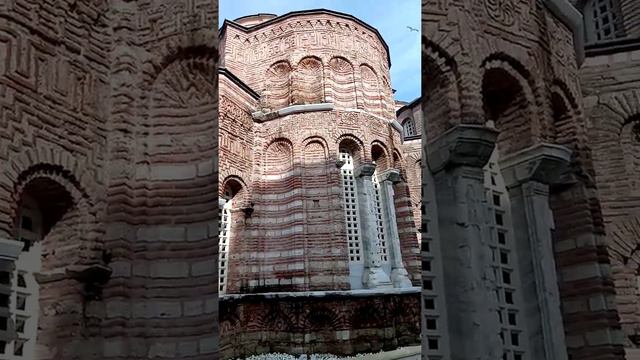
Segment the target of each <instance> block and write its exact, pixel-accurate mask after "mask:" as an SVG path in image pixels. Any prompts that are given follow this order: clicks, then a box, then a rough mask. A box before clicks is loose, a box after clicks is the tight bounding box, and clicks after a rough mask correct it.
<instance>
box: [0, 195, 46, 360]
mask: <svg viewBox="0 0 640 360" xmlns="http://www.w3.org/2000/svg"><path fill="white" fill-rule="evenodd" d="M43 233H44V224H43V217H42V212H41V211H40V206H39V204H38V202H37V201H35V200H34V199H33V198H31V197H30V196H28V195H26V194H25V195H23V198H22V203H21V206H20V209H19V212H18V218H17V239H18V240H19V241H22V243H23V244H24V247H23V249H22V253H21V254H20V256H19V257H18V259H17V261H16V266H15V267H16V269H15V271H14V274H13V276H12V279H11V281H12V284H11V288H12V290H13V291H12V292H11V300H10V303H9V312H10V314H11V316H12V320H13V323H14V324H15V331H16V336H17V338H16V340H15V341H13V342H10V343H9V344H6V346H5V347H4V349H0V350H3V351H0V354H3V355H6V356H7V357H3V359H6V358H8V359H32V358H34V357H35V348H36V335H37V331H38V315H39V313H40V306H39V288H38V284H37V282H36V280H35V277H34V274H35V273H37V272H39V271H40V270H41V263H42V262H41V259H40V257H41V255H42V250H41V246H42V238H43Z"/></svg>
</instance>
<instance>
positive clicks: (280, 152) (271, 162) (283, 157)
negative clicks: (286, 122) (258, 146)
mask: <svg viewBox="0 0 640 360" xmlns="http://www.w3.org/2000/svg"><path fill="white" fill-rule="evenodd" d="M293 157H294V152H293V144H292V143H291V141H290V140H289V139H286V138H276V139H275V140H273V141H271V142H269V143H268V145H267V146H266V148H265V152H264V172H265V174H273V175H276V174H282V173H286V172H289V171H291V170H293V166H294V164H293V163H294V161H293Z"/></svg>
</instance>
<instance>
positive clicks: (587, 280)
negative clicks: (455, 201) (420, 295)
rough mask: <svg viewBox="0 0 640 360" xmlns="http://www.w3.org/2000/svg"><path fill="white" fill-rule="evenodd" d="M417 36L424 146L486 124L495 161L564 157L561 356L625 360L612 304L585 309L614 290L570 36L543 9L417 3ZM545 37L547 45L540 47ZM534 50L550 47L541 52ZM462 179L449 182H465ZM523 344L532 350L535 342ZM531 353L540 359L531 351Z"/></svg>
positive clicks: (559, 196)
mask: <svg viewBox="0 0 640 360" xmlns="http://www.w3.org/2000/svg"><path fill="white" fill-rule="evenodd" d="M451 16H454V17H455V19H456V21H455V25H453V23H452V22H451ZM423 34H424V35H425V38H424V39H423V56H426V62H425V64H423V69H425V71H426V73H425V75H424V77H423V83H424V84H426V88H425V89H424V90H423V91H424V93H423V98H422V101H423V104H424V105H423V112H424V114H428V115H429V118H428V119H426V121H425V123H426V125H425V131H426V135H425V139H426V140H427V146H429V144H433V142H434V141H436V140H437V139H444V138H445V137H446V135H445V134H447V131H448V130H451V129H453V128H456V126H458V125H459V124H478V125H486V124H487V123H488V122H489V121H492V122H493V123H494V124H495V127H496V128H497V130H498V131H499V135H498V139H497V142H496V144H497V147H498V148H499V149H500V154H501V159H507V158H509V157H510V156H512V155H513V156H515V155H514V154H516V153H519V152H521V151H523V150H524V149H531V148H532V146H535V145H537V144H541V143H554V144H559V145H563V146H566V147H567V148H569V149H571V150H572V152H573V155H572V161H571V164H570V166H569V170H568V171H567V172H566V173H565V175H564V176H563V177H562V178H561V180H560V181H559V184H552V186H551V195H550V203H551V208H552V210H553V222H554V223H555V229H554V231H553V237H554V244H555V246H554V251H555V263H556V264H557V273H558V279H559V284H558V286H559V290H560V298H561V300H562V311H563V313H562V317H563V321H564V328H565V333H566V336H567V344H566V347H567V350H568V354H569V356H570V357H571V358H580V359H621V358H623V356H624V354H623V349H622V344H621V339H620V338H621V336H620V335H621V333H620V323H619V320H618V315H617V310H616V305H615V303H614V302H607V303H606V305H605V306H602V307H598V308H589V307H588V306H587V305H588V304H590V302H591V301H592V300H590V299H595V298H611V296H612V295H614V293H615V290H614V287H613V282H612V277H611V276H610V271H609V253H608V250H607V248H606V246H604V241H603V240H604V227H603V222H602V216H603V211H605V210H604V209H603V210H601V207H600V206H601V203H602V202H601V200H600V199H599V197H598V193H597V190H596V183H595V181H594V178H593V175H592V174H593V171H594V170H593V169H594V164H593V163H592V160H591V156H592V153H593V154H595V153H596V152H595V151H594V152H592V149H591V148H590V147H591V146H594V147H595V146H597V145H596V144H597V142H592V141H590V139H589V135H588V132H587V126H586V122H585V118H584V116H583V114H582V108H581V98H582V94H581V92H580V84H579V81H580V80H579V76H578V71H579V70H578V67H577V64H576V61H575V59H576V57H575V55H574V54H575V51H574V44H573V38H574V36H573V35H574V34H573V33H572V31H571V30H570V28H569V27H568V26H566V25H565V24H563V23H562V21H561V20H560V19H559V18H557V17H556V16H555V15H554V14H553V13H552V12H551V11H550V10H549V7H546V6H543V5H542V3H531V2H526V1H517V0H513V1H492V0H487V1H478V2H474V3H473V4H471V3H465V4H462V3H459V2H455V1H450V0H439V1H425V2H423ZM551 36H552V37H553V38H554V41H550V42H549V41H548V40H546V39H548V38H549V37H551ZM541 42H543V43H548V45H549V46H548V47H545V48H544V49H542V48H540V47H539V44H540V43H541ZM483 156H484V154H477V156H476V157H474V159H481V158H483ZM434 160H437V159H434ZM467 160H468V161H471V158H469V159H467ZM467 164H468V163H467ZM478 165H479V164H478ZM461 166H462V165H461ZM472 166H477V165H476V164H473V165H472ZM434 171H435V170H434ZM460 171H461V173H456V175H455V176H456V179H470V178H469V177H470V176H471V175H469V174H470V173H466V174H463V172H462V171H463V170H460ZM473 171H476V170H475V168H474V170H473ZM445 172H446V171H445ZM443 176H444V175H443ZM447 176H454V175H453V171H452V173H451V175H447ZM457 176H460V177H457ZM474 176H475V175H474ZM469 181H471V180H469ZM440 191H441V190H440V189H436V194H437V193H439V192H440ZM489 200H490V199H489ZM439 205H440V204H439ZM438 211H444V210H441V209H438ZM446 216H447V215H445V217H446ZM442 218H443V217H441V219H442ZM469 221H470V222H472V221H471V220H469ZM479 226H481V227H483V226H484V225H483V224H480V225H479ZM441 230H442V229H441ZM549 230H550V229H549ZM549 230H546V231H549ZM546 231H545V233H546ZM478 236H482V235H478ZM517 256H518V257H524V258H526V257H527V256H530V255H527V254H517ZM445 267H446V264H445ZM521 283H522V284H525V283H526V282H525V281H524V280H522V279H521ZM446 300H447V302H451V301H453V299H450V298H447V299H446ZM530 300H531V299H524V301H525V303H526V302H527V301H530ZM453 305H455V304H452V306H453ZM526 306H528V305H526ZM505 320H506V319H505ZM529 336H530V339H531V341H532V342H531V344H535V342H534V341H537V340H535V339H534V338H535V336H531V335H529ZM481 343H482V341H480V340H479V342H478V345H479V346H482V347H484V348H485V349H486V350H487V351H488V353H489V352H491V351H494V350H496V349H497V348H498V345H495V346H494V345H493V344H494V339H493V338H492V339H491V342H488V341H484V344H485V345H481ZM495 344H499V342H497V343H495ZM531 346H532V351H534V352H535V351H538V350H536V349H537V348H538V345H535V346H534V345H531ZM454 350H456V351H458V350H460V349H454ZM462 351H464V349H462ZM488 353H487V354H488Z"/></svg>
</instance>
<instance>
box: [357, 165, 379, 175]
mask: <svg viewBox="0 0 640 360" xmlns="http://www.w3.org/2000/svg"><path fill="white" fill-rule="evenodd" d="M375 171H376V164H374V163H364V164H360V166H358V168H357V169H356V170H355V171H354V172H353V174H354V175H355V177H361V176H371V175H373V173H374V172H375Z"/></svg>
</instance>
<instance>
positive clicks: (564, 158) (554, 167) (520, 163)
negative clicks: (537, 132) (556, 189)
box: [500, 143, 571, 187]
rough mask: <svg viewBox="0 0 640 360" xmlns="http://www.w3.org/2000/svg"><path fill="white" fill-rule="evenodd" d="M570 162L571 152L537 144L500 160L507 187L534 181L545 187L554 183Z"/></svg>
mask: <svg viewBox="0 0 640 360" xmlns="http://www.w3.org/2000/svg"><path fill="white" fill-rule="evenodd" d="M570 161H571V150H569V149H567V148H566V147H564V146H560V145H554V144H545V143H542V144H537V145H534V146H531V147H529V148H526V149H524V150H521V151H519V152H517V153H515V154H512V155H509V156H506V157H504V158H503V159H501V160H500V169H501V171H502V176H503V178H504V182H505V185H506V186H507V187H515V186H518V185H520V184H523V183H526V182H529V181H536V182H539V183H543V184H546V185H550V184H553V183H554V182H556V181H557V180H558V179H559V178H560V176H561V174H562V173H563V171H564V170H565V169H566V167H567V166H568V165H569V162H570Z"/></svg>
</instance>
